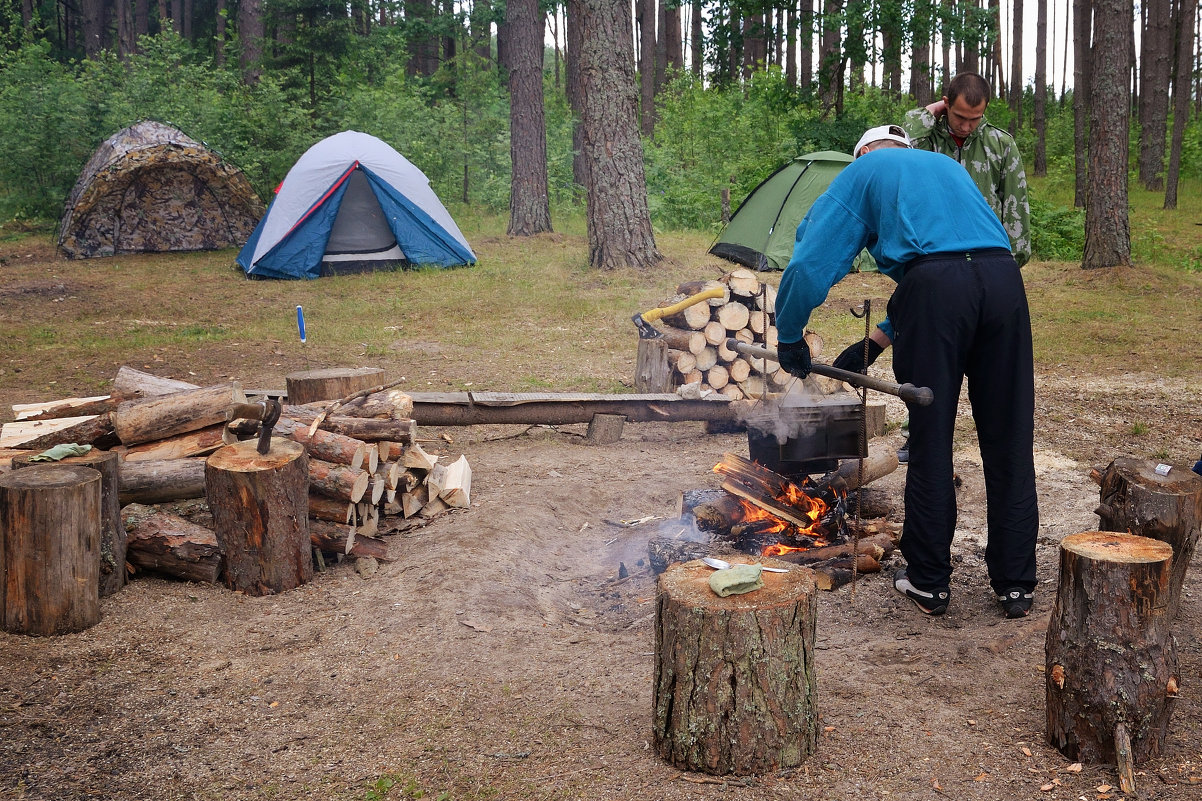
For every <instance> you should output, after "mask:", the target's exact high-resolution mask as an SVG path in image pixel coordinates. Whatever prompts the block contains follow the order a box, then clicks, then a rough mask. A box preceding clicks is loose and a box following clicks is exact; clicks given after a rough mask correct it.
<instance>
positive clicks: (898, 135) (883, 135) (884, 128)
mask: <svg viewBox="0 0 1202 801" xmlns="http://www.w3.org/2000/svg"><path fill="white" fill-rule="evenodd" d="M882 139H888V140H889V141H891V142H897V143H899V144H902V145H905V146H906V147H914V145H912V144H911V143H910V137H908V136H906V132H905V131H904V130H902V127H901V126H900V125H878V126H877V127H875V128H869V129H868V130H867V131H865V132H864V135H863V136H861V137H860V141H859V142H856V149H855V150H853V151H852V155H853V157H855V158H859V157H860V151H861V150H863V149H864V145H870V144H872V143H873V142H879V141H881V140H882Z"/></svg>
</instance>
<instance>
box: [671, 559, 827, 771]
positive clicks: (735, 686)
mask: <svg viewBox="0 0 1202 801" xmlns="http://www.w3.org/2000/svg"><path fill="white" fill-rule="evenodd" d="M712 573H713V571H712V570H711V569H710V568H708V567H706V566H705V565H704V564H702V563H701V562H699V561H694V562H686V563H684V564H676V565H672V566H671V567H669V568H667V570H665V571H664V572H663V574H661V576H660V580H659V581H660V592H659V600H658V604H657V609H656V622H655V698H654V702H655V709H654V719H653V726H654V735H655V747H656V749H657V750H658V751H659V754H660V756H662V757H663V758H664V759H666V760H668V761H669V762H671V763H672V764H673V765H674V766H676V767H678V768H680V769H682V770H695V771H701V772H703V773H710V774H714V775H725V774H731V773H733V774H737V775H745V774H750V773H765V772H770V771H776V770H782V769H785V768H791V767H795V766H797V765H799V764H801V762H802V761H803V760H804V759H805V757H806V756H807V755H809V754H811V753H813V751H814V748H815V746H816V743H817V730H818V724H817V721H818V714H817V705H816V704H817V683H816V680H815V677H814V621H815V614H816V610H817V602H816V598H817V594H816V592H815V589H814V581H813V578H812V577H811V575H810V573H809V571H806V570H798V569H795V570H792V571H790V572H789V573H765V574H764V587H763V588H761V589H759V590H755V591H753V592H751V593H747V594H744V595H732V596H728V597H726V598H721V597H719V596H718V595H717V594H715V593H714V592H713V591H712V590H711V589H710V587H709V583H708V582H709V577H710V575H711V574H712Z"/></svg>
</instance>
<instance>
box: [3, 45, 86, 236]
mask: <svg viewBox="0 0 1202 801" xmlns="http://www.w3.org/2000/svg"><path fill="white" fill-rule="evenodd" d="M0 78H2V80H0V153H3V154H4V157H3V158H0V214H2V215H3V216H4V217H5V218H10V217H16V216H28V217H50V218H57V217H58V215H59V214H61V212H62V204H63V200H64V199H65V198H66V195H67V191H69V190H70V188H71V186H72V185H73V184H74V183H75V178H76V176H77V175H78V174H79V170H80V168H81V167H82V166H83V163H84V161H86V160H87V158H88V155H90V153H91V149H92V145H93V143H92V137H91V136H90V131H89V130H88V126H87V118H88V114H87V107H88V95H87V93H86V90H85V89H84V87H82V86H80V85H79V84H77V83H76V82H75V81H74V80H73V79H72V75H71V71H70V69H69V68H68V67H67V66H65V65H63V64H59V63H58V62H57V61H54V60H53V59H51V58H50V57H49V45H47V44H46V43H45V42H35V43H32V44H28V45H26V46H24V47H21V48H20V49H18V50H16V51H13V52H9V53H5V54H3V56H0Z"/></svg>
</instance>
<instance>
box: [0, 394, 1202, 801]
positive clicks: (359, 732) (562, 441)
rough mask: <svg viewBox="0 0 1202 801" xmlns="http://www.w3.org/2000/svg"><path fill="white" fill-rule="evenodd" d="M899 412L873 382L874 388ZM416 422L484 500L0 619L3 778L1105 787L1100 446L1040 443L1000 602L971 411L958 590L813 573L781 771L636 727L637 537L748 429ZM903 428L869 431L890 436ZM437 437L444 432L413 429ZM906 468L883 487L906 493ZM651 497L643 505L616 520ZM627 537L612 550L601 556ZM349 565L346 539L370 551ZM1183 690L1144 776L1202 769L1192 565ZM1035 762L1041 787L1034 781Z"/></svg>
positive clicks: (206, 794) (578, 791)
mask: <svg viewBox="0 0 1202 801" xmlns="http://www.w3.org/2000/svg"><path fill="white" fill-rule="evenodd" d="M894 412H895V410H894V409H893V408H891V410H890V413H891V415H892V414H894ZM583 428H584V427H583V426H563V427H560V428H559V429H549V428H532V429H529V430H524V429H523V428H520V427H472V428H461V429H442V430H435V429H426V431H427V432H428V433H429V434H431V435H432V436H434V437H435V438H437V435H438V434H439V433H446V434H447V435H448V437H450V438H451V440H452V442H450V443H448V442H446V441H442V440H440V442H441V447H439V448H437V450H438V451H439V452H441V453H443V454H445V455H447V456H449V457H451V458H456V457H457V456H458V455H459V454H461V453H462V454H465V455H466V456H467V457H468V459H469V461H470V462H471V464H472V466H473V470H474V476H475V477H474V482H473V488H472V489H473V493H472V505H471V507H470V508H469V509H464V510H457V511H454V512H451V513H448V514H445V515H443V516H441V517H439V518H435V519H434V520H433V521H432V522H431V523H430V524H428V525H427V526H425V527H424V528H421V529H418V530H414V531H410V532H408V533H406V534H399V535H394V536H393V537H391V538H390V539H389V542H390V551H391V554H392V555H393V557H395V561H392V562H389V563H383V564H380V565H379V567H378V570H376V571H375V572H374V573H369V571H364V572H363V573H361V572H359V571H357V570H356V567H355V565H353V564H352V563H351V561H349V560H348V561H344V562H342V563H340V564H337V565H335V566H333V567H331V568H330V569H328V570H327V571H326V572H324V573H320V574H318V575H317V576H316V578H315V580H314V581H313V582H312V583H310V584H307V585H305V586H303V587H301V588H299V589H296V590H293V591H290V592H286V593H283V594H280V595H277V596H271V597H263V598H254V597H247V596H244V595H241V594H235V593H232V592H230V591H228V590H226V589H224V588H222V587H219V586H207V585H198V584H188V583H180V582H174V581H168V580H162V579H156V578H149V577H138V578H135V579H134V580H133V581H132V582H131V583H130V584H129V585H128V586H127V587H126V588H125V589H124V590H122V591H121V592H120V593H118V594H117V595H116V596H114V597H111V598H108V599H106V600H104V601H103V608H102V620H101V622H100V624H99V625H97V626H95V627H93V628H91V629H89V630H87V631H84V632H81V633H79V634H74V635H69V636H62V637H55V638H42V639H38V638H28V637H20V636H13V635H0V664H2V665H3V666H4V670H3V673H2V674H0V733H2V735H3V736H2V739H0V797H5V798H29V799H68V798H70V799H75V798H80V799H82V798H106V799H143V798H145V799H152V798H153V799H210V798H213V799H217V798H220V799H312V798H324V799H335V798H337V799H375V798H418V797H425V798H444V799H477V798H480V799H483V798H523V799H582V798H589V799H626V798H662V799H684V798H690V799H692V798H720V797H726V796H728V795H729V794H730V793H731V792H732V788H738V789H737V793H738V797H740V798H743V799H749V800H751V799H757V800H758V799H776V798H781V799H784V798H789V799H793V798H822V799H853V798H855V799H863V798H876V799H931V798H956V799H1007V800H1009V799H1034V798H1057V799H1078V798H1087V799H1094V798H1105V797H1114V796H1115V795H1116V794H1117V791H1103V790H1100V789H1098V788H1101V787H1106V786H1109V785H1115V784H1117V780H1116V774H1115V771H1114V770H1113V769H1112V768H1109V767H1107V766H1091V765H1087V766H1084V767H1083V768H1082V769H1081V770H1080V771H1079V772H1076V771H1075V770H1074V769H1071V768H1070V763H1069V761H1068V760H1067V759H1065V758H1064V757H1063V756H1061V755H1060V754H1059V753H1057V752H1056V751H1055V750H1054V749H1052V748H1050V747H1049V746H1047V745H1045V744H1044V731H1045V724H1044V675H1043V668H1044V657H1043V636H1044V632H1045V630H1046V625H1047V621H1048V617H1049V613H1050V609H1051V603H1052V599H1053V595H1054V590H1055V583H1054V582H1055V576H1056V564H1057V543H1058V541H1059V540H1060V538H1061V537H1063V536H1064V535H1065V534H1069V533H1073V532H1076V531H1084V530H1091V529H1093V528H1094V527H1096V524H1097V518H1096V517H1095V516H1094V515H1093V508H1094V507H1095V506H1096V503H1097V487H1096V485H1094V484H1093V483H1092V482H1091V481H1090V480H1089V478H1088V467H1089V466H1088V465H1086V464H1082V463H1079V462H1076V461H1074V460H1072V459H1070V458H1068V457H1066V456H1063V455H1062V454H1060V453H1058V452H1056V451H1055V450H1051V449H1047V448H1044V447H1041V448H1040V450H1039V451H1038V452H1037V465H1038V470H1039V476H1038V480H1039V490H1040V504H1041V512H1042V519H1043V522H1042V524H1041V536H1040V540H1039V563H1040V574H1041V580H1042V582H1043V583H1042V584H1041V587H1040V590H1039V592H1038V593H1037V599H1036V604H1035V609H1034V612H1033V615H1032V616H1031V617H1030V618H1028V619H1025V620H1019V621H1008V620H1004V619H1003V618H1002V617H1001V615H1000V613H999V611H998V609H997V605H996V602H995V601H994V600H993V598H992V596H991V594H990V592H989V588H988V584H987V582H986V579H985V568H984V563H983V559H982V554H983V536H982V530H983V527H984V495H983V488H982V482H981V477H980V468H979V464H978V461H979V460H978V458H977V456H976V451H975V447H973V443H972V441H971V437H965V438H964V439H965V442H964V443H962V447H961V448H960V451H959V453H958V455H957V460H956V468H957V471H958V473H959V475H960V476H961V478H962V479H963V486H962V487H961V488H960V490H959V505H960V509H961V512H960V518H959V530H958V536H957V541H956V561H957V566H956V572H955V576H954V584H953V588H952V591H953V600H952V604H951V608H950V610H949V612H948V614H947V615H946V616H944V617H942V618H927V617H924V616H923V615H921V614H919V613H918V612H917V611H916V610H915V609H914V608H913V607H912V606H911V605H910V604H909V602H908V601H905V600H904V599H902V598H900V597H899V596H897V595H896V594H895V593H894V592H893V591H892V588H891V586H890V585H889V583H888V580H887V578H886V576H887V575H888V568H889V565H887V566H886V572H885V573H883V574H881V575H875V576H864V577H862V578H861V579H860V581H859V582H858V583H857V585H855V587H854V590H853V588H852V587H845V588H843V589H840V590H838V591H835V592H828V593H821V594H820V598H819V603H818V619H817V624H816V628H817V649H818V659H817V661H818V666H817V674H818V693H819V698H818V709H819V712H820V717H821V720H820V738H819V743H818V749H817V752H816V753H815V754H814V755H812V756H811V757H810V758H809V759H808V760H807V762H806V763H805V764H804V766H803V767H801V768H798V769H795V770H791V771H787V772H783V773H780V774H774V775H766V776H753V777H745V778H739V779H731V780H728V781H727V783H710V782H713V781H714V780H713V779H708V777H702V776H700V775H699V774H692V773H682V772H681V771H679V770H676V769H674V768H673V767H672V766H671V765H669V764H667V763H665V762H664V761H662V760H661V759H660V758H659V757H658V756H657V755H656V751H655V749H654V746H653V744H652V742H651V736H652V735H651V728H650V722H651V713H652V706H651V703H652V697H651V695H652V693H651V690H652V687H651V682H652V677H653V671H654V652H653V649H654V642H653V622H654V602H653V600H654V597H655V594H656V578H655V576H654V575H653V573H652V572H651V570H650V568H649V567H648V560H647V553H646V543H647V540H648V538H650V537H652V536H655V535H657V534H659V533H661V531H662V530H665V527H667V526H669V525H670V523H671V520H672V518H673V517H674V515H675V510H676V504H677V502H678V499H679V497H680V494H681V492H682V491H684V490H688V489H695V488H698V487H705V486H716V483H717V478H716V476H714V475H713V474H712V473H711V468H712V467H713V465H714V464H715V463H716V462H717V461H718V460H719V459H720V458H721V455H722V453H723V452H725V451H734V452H741V453H746V438H745V437H744V436H743V435H738V434H724V435H709V434H706V433H704V429H703V427H702V425H701V424H699V423H676V424H638V425H628V426H627V427H626V430H625V434H624V436H623V438H622V440H621V441H620V442H618V443H615V444H613V445H606V446H588V445H585V444H583V441H582V440H583V438H582V437H581V436H580V435H581V434H582V432H583ZM900 440H901V437H900V435H899V434H897V433H894V434H891V435H888V436H886V437H884V438H881V439H878V440H876V441H874V444H887V445H893V446H896V445H897V444H898V443H899V442H900ZM431 447H432V448H433V447H434V445H431ZM904 480H905V468H904V467H903V468H901V469H900V470H898V471H897V472H896V473H894V474H893V475H891V476H889V477H887V478H885V479H882V480H880V481H878V482H876V484H875V485H874V486H876V487H879V488H881V489H883V490H885V491H886V492H887V493H888V494H889V496H890V497H892V498H894V499H896V506H897V508H898V510H899V512H898V516H897V519H900V506H901V504H900V493H901V490H902V487H903V484H904ZM648 516H654V517H655V518H658V519H656V520H651V521H647V522H645V523H643V524H640V525H637V526H628V525H623V521H631V520H637V519H641V518H645V517H648ZM622 565H625V566H626V568H627V570H628V571H629V572H630V576H629V577H628V578H625V579H619V578H618V572H619V569H620V567H621V566H622ZM361 567H363V566H361ZM1186 590H1187V594H1186V597H1185V598H1184V600H1183V605H1182V611H1181V617H1180V619H1179V622H1178V624H1177V628H1176V636H1177V646H1178V649H1179V654H1180V660H1181V674H1182V684H1183V694H1182V697H1181V699H1180V700H1179V701H1178V702H1177V704H1178V705H1177V707H1176V709H1175V711H1174V715H1173V723H1172V727H1171V729H1172V730H1171V733H1170V735H1169V738H1168V741H1167V743H1166V750H1165V754H1164V756H1163V757H1162V758H1161V759H1158V760H1155V761H1153V762H1151V763H1149V764H1147V765H1144V766H1142V769H1141V772H1140V774H1139V775H1138V777H1137V779H1138V782H1139V789H1140V791H1141V795H1142V797H1144V798H1165V799H1169V798H1173V799H1177V798H1191V797H1196V796H1197V795H1198V793H1199V792H1200V788H1202V756H1200V748H1199V745H1198V743H1199V742H1200V741H1202V740H1200V739H1199V738H1200V735H1202V725H1200V721H1202V708H1200V707H1199V704H1198V701H1197V694H1196V692H1195V691H1194V690H1193V689H1191V688H1192V687H1195V686H1196V685H1197V683H1198V682H1199V680H1200V679H1199V673H1200V671H1202V639H1200V638H1199V631H1200V627H1199V623H1200V621H1202V600H1200V598H1202V587H1200V586H1199V582H1198V581H1197V579H1196V573H1195V575H1194V576H1193V577H1191V579H1190V580H1189V581H1188V583H1187V588H1186ZM1043 787H1050V789H1046V790H1043V789H1041V788H1043Z"/></svg>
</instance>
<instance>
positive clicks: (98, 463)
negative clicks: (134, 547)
mask: <svg viewBox="0 0 1202 801" xmlns="http://www.w3.org/2000/svg"><path fill="white" fill-rule="evenodd" d="M36 455H37V454H33V453H30V454H27V455H24V456H16V457H14V458H13V470H20V469H21V468H23V467H34V466H37V465H44V464H46V462H33V461H30V460H31V459H33V458H34V457H35V456H36ZM57 464H69V465H80V466H82V467H90V468H92V469H93V470H95V471H96V472H98V473H100V564H99V569H100V583H99V588H100V597H101V598H107V597H108V596H110V595H112V594H114V593H115V592H117V591H118V590H120V589H121V588H122V587H124V586H125V526H123V525H122V524H121V501H120V496H121V468H120V460H119V459H118V458H117V454H116V453H113V452H112V451H101V450H97V449H96V448H93V449H92V450H90V451H88V452H87V453H85V454H84V455H83V456H68V457H67V458H65V459H62V460H60V461H59V462H57Z"/></svg>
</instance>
